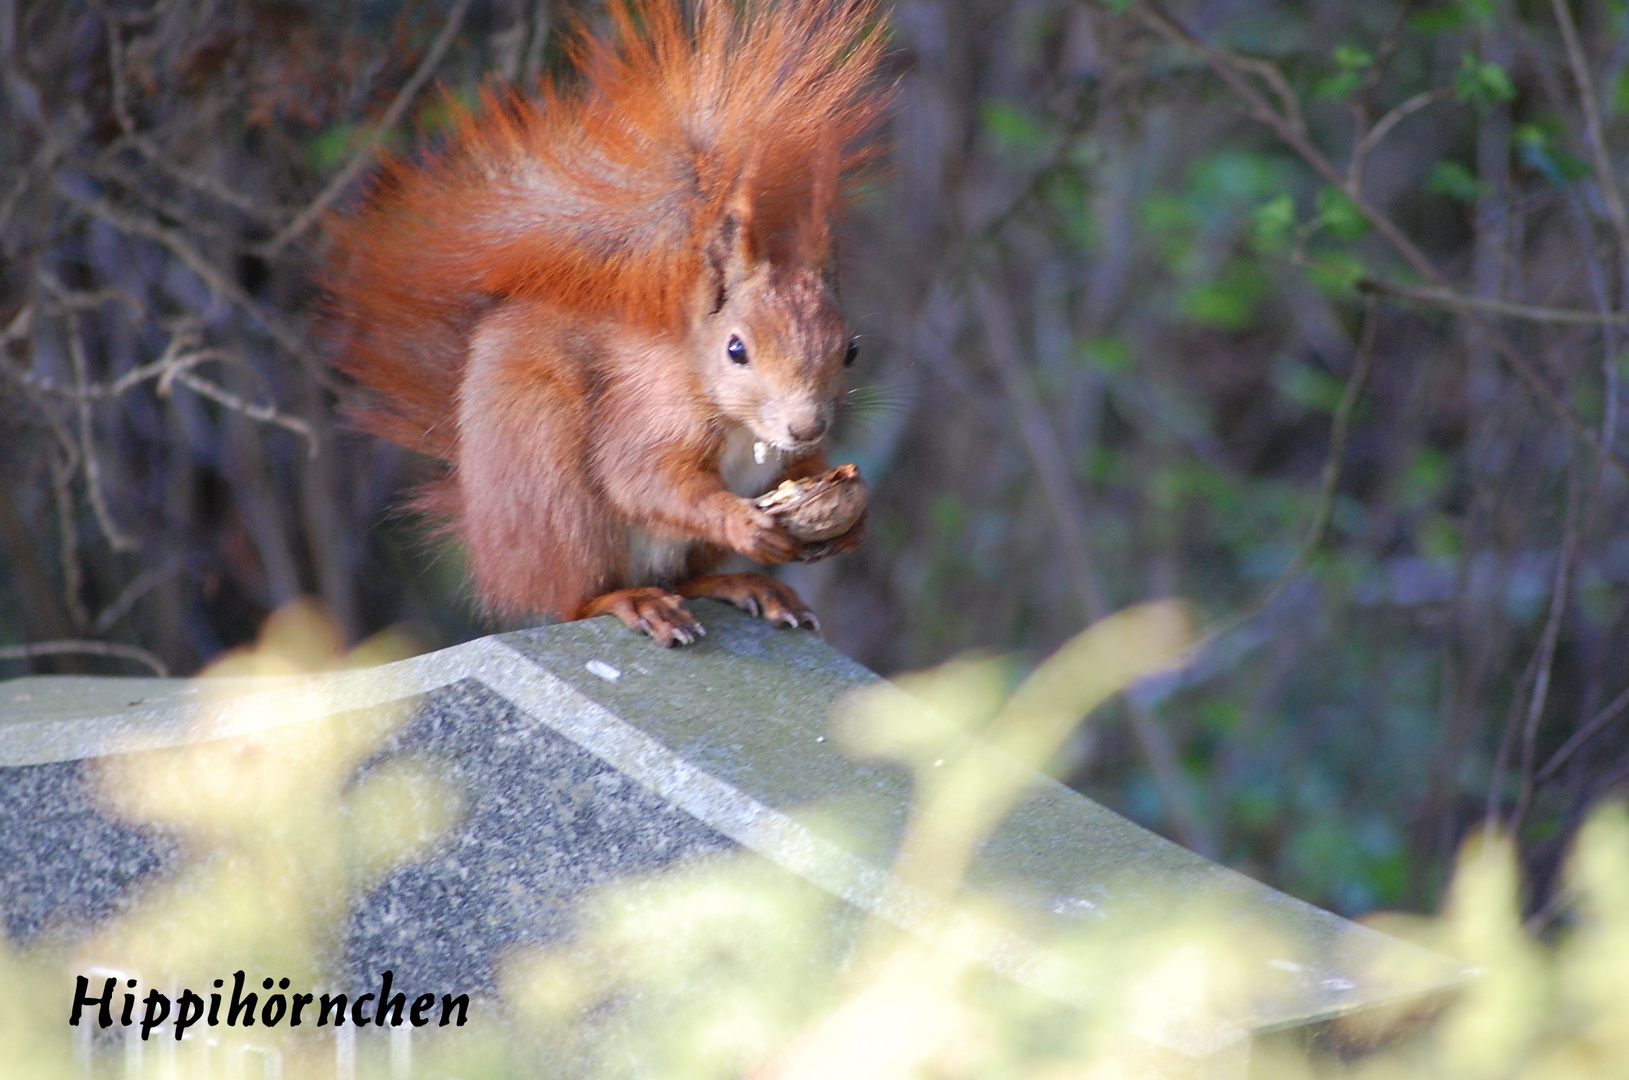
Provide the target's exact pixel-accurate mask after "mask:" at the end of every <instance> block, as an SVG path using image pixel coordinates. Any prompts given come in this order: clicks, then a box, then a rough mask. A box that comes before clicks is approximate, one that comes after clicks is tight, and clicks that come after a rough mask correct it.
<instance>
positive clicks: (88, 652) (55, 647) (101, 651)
mask: <svg viewBox="0 0 1629 1080" xmlns="http://www.w3.org/2000/svg"><path fill="white" fill-rule="evenodd" d="M36 656H116V657H118V658H120V659H121V660H134V661H135V662H136V663H138V664H145V665H146V666H147V667H149V668H151V669H152V670H153V672H154V673H155V674H157V675H158V676H160V677H161V678H168V677H169V674H170V669H169V668H168V667H166V666H165V665H164V661H162V660H160V659H159V658H158V657H156V656H154V655H153V654H152V653H150V652H148V651H147V650H146V649H142V648H138V647H136V646H135V645H120V644H117V643H115V642H111V641H41V642H37V643H35V644H33V645H3V646H0V660H27V659H30V658H32V657H36Z"/></svg>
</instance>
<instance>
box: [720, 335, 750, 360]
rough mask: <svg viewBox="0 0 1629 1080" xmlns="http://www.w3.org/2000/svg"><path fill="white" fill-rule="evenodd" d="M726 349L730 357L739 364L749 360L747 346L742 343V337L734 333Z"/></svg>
mask: <svg viewBox="0 0 1629 1080" xmlns="http://www.w3.org/2000/svg"><path fill="white" fill-rule="evenodd" d="M724 351H725V352H726V353H728V354H729V357H730V359H731V360H732V361H734V362H735V363H737V364H745V363H746V362H747V347H746V346H745V345H744V344H742V342H741V339H740V338H738V337H736V336H735V335H734V334H731V335H730V343H729V344H728V345H726V346H724Z"/></svg>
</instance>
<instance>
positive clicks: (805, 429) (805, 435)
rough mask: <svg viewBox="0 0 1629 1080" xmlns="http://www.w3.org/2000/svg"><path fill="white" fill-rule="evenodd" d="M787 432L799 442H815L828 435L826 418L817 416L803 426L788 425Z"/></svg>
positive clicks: (806, 421)
mask: <svg viewBox="0 0 1629 1080" xmlns="http://www.w3.org/2000/svg"><path fill="white" fill-rule="evenodd" d="M786 431H787V434H789V435H791V436H792V438H794V439H796V440H797V441H798V442H814V441H815V440H816V439H818V438H820V436H822V435H824V434H825V433H826V418H825V417H824V416H815V417H813V418H811V419H809V420H805V421H804V422H803V423H802V424H788V425H787V426H786Z"/></svg>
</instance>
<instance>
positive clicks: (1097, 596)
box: [972, 279, 1216, 855]
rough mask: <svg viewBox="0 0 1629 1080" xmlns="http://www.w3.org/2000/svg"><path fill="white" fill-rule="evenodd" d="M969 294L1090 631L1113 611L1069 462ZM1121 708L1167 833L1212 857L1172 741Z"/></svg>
mask: <svg viewBox="0 0 1629 1080" xmlns="http://www.w3.org/2000/svg"><path fill="white" fill-rule="evenodd" d="M972 287H973V294H974V299H975V300H976V301H977V304H978V308H979V312H980V316H981V318H982V321H983V323H984V330H985V336H986V338H987V339H988V340H989V342H990V357H991V359H992V360H993V361H994V363H995V367H996V370H997V372H998V373H999V374H1000V376H1001V382H1002V386H1003V388H1004V389H1005V391H1006V394H1007V400H1008V403H1009V404H1010V406H1011V410H1012V414H1013V418H1014V420H1015V421H1016V422H1017V425H1018V434H1019V438H1020V439H1021V440H1022V442H1023V444H1024V448H1025V450H1026V451H1027V452H1028V454H1029V458H1030V461H1031V463H1032V464H1033V465H1034V466H1035V472H1036V475H1037V477H1038V478H1039V480H1040V482H1041V490H1042V491H1043V492H1045V494H1046V498H1047V502H1048V504H1049V505H1050V506H1051V509H1052V518H1053V521H1054V523H1055V524H1056V526H1057V530H1058V539H1059V541H1060V543H1061V544H1062V547H1063V555H1064V559H1065V561H1066V562H1067V563H1068V564H1069V570H1070V575H1069V577H1070V582H1071V584H1072V585H1073V586H1074V589H1075V593H1076V595H1077V596H1078V597H1079V598H1080V602H1081V605H1082V606H1083V607H1084V608H1085V609H1086V614H1087V617H1088V618H1089V619H1090V620H1091V621H1092V622H1094V623H1095V622H1098V621H1099V620H1101V619H1104V618H1106V617H1108V616H1109V615H1110V614H1111V609H1110V604H1109V599H1108V595H1107V592H1106V590H1105V589H1104V587H1103V583H1102V579H1101V576H1100V575H1099V573H1098V570H1097V568H1096V566H1095V565H1094V563H1093V559H1092V555H1091V538H1090V530H1089V526H1088V524H1087V521H1088V517H1087V513H1086V507H1085V505H1084V504H1083V503H1082V502H1081V499H1080V495H1079V493H1078V492H1077V490H1076V488H1075V484H1074V481H1073V479H1072V478H1071V477H1070V475H1069V466H1068V464H1067V458H1066V456H1065V455H1064V452H1063V447H1062V446H1061V445H1060V443H1059V441H1058V436H1057V432H1056V431H1054V430H1053V427H1052V421H1051V420H1050V419H1049V418H1048V417H1047V415H1046V409H1045V407H1044V406H1043V405H1042V404H1041V401H1040V398H1039V396H1038V395H1037V394H1036V392H1035V387H1034V385H1033V384H1032V383H1031V382H1030V376H1029V372H1028V371H1027V370H1026V368H1025V366H1024V362H1023V359H1022V356H1023V349H1022V346H1021V345H1020V343H1019V340H1018V332H1017V328H1016V327H1014V325H1013V321H1012V314H1011V311H1010V308H1009V305H1008V304H1007V302H1006V301H1005V300H1004V299H1003V298H1001V297H1000V296H998V294H997V293H996V290H995V288H994V287H993V286H991V285H989V284H987V283H986V282H984V281H982V280H977V279H975V280H974V282H973V286H972ZM1126 706H1127V710H1128V712H1129V713H1130V714H1131V726H1132V732H1133V734H1134V735H1135V736H1136V738H1137V743H1138V745H1139V746H1140V747H1141V749H1142V752H1143V757H1144V759H1145V760H1146V761H1147V762H1148V768H1149V771H1150V772H1151V773H1152V774H1153V776H1154V783H1155V786H1156V787H1157V788H1158V789H1159V792H1160V798H1161V799H1162V800H1163V801H1164V803H1165V806H1166V809H1167V811H1168V812H1169V813H1170V816H1171V827H1172V829H1173V831H1174V832H1175V833H1176V835H1177V839H1179V840H1180V841H1181V842H1182V843H1183V844H1184V845H1186V846H1188V847H1190V848H1192V849H1193V850H1195V851H1198V852H1200V853H1201V854H1207V855H1214V854H1215V850H1216V846H1215V842H1214V841H1213V840H1212V839H1211V837H1210V835H1209V832H1208V830H1206V829H1205V827H1204V825H1203V823H1202V822H1201V821H1200V819H1199V815H1198V813H1197V812H1196V811H1195V809H1194V806H1193V800H1192V798H1191V797H1190V795H1189V793H1188V789H1187V786H1186V785H1185V784H1184V782H1183V780H1182V769H1181V766H1180V765H1179V764H1178V762H1177V756H1176V750H1175V748H1174V747H1173V746H1172V745H1171V739H1170V736H1169V734H1168V733H1167V732H1166V731H1165V729H1164V728H1163V727H1161V726H1160V724H1159V722H1158V721H1156V720H1155V719H1154V717H1153V715H1152V714H1151V713H1150V712H1149V711H1148V709H1147V708H1146V707H1144V706H1143V705H1142V704H1140V703H1139V702H1137V701H1136V700H1135V699H1131V698H1128V699H1126Z"/></svg>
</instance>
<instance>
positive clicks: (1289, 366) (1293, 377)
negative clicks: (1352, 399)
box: [1273, 358, 1346, 412]
mask: <svg viewBox="0 0 1629 1080" xmlns="http://www.w3.org/2000/svg"><path fill="white" fill-rule="evenodd" d="M1273 386H1274V388H1276V389H1277V390H1278V392H1279V393H1280V394H1283V395H1284V396H1285V397H1287V398H1289V399H1290V400H1291V401H1293V402H1295V403H1296V404H1298V405H1302V406H1305V407H1306V408H1309V409H1317V410H1319V411H1321V412H1334V411H1335V408H1336V406H1338V405H1339V404H1340V400H1341V396H1342V395H1343V394H1345V393H1346V384H1345V383H1343V382H1341V381H1340V380H1339V379H1337V378H1335V376H1333V375H1331V374H1329V373H1328V372H1327V371H1319V370H1318V369H1317V368H1315V367H1313V366H1312V365H1310V364H1306V363H1303V362H1301V361H1300V360H1291V359H1289V358H1285V359H1284V360H1282V361H1280V362H1279V363H1278V364H1277V365H1276V366H1275V368H1274V370H1273Z"/></svg>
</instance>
